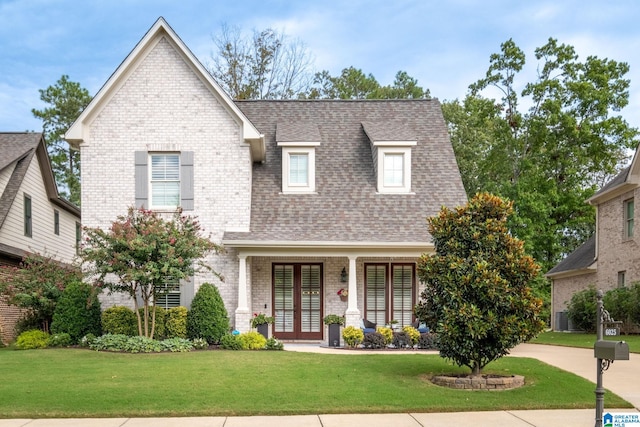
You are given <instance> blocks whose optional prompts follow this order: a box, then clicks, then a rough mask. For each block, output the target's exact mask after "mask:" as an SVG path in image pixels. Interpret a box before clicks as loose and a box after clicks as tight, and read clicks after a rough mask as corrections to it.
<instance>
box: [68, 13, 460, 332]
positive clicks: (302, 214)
mask: <svg viewBox="0 0 640 427" xmlns="http://www.w3.org/2000/svg"><path fill="white" fill-rule="evenodd" d="M66 138H67V139H68V140H69V141H70V142H72V143H73V144H76V145H77V146H79V147H80V151H81V158H82V186H83V191H82V206H83V221H84V225H85V226H88V227H107V226H108V225H109V224H110V222H111V221H112V220H114V219H115V218H116V216H117V215H120V214H123V213H124V212H126V210H127V207H129V206H133V205H135V206H138V207H142V206H144V207H145V208H150V209H153V210H157V211H166V212H170V211H172V210H174V209H175V207H176V206H177V205H180V206H181V207H182V208H183V209H184V211H185V213H187V214H192V215H197V216H198V218H199V220H200V222H201V223H202V225H203V226H204V228H205V230H206V231H207V232H210V233H211V237H212V240H214V241H216V242H218V243H222V244H223V245H224V247H225V252H224V253H222V254H219V255H214V256H211V257H210V258H209V259H208V260H207V261H208V262H209V264H210V265H211V266H212V267H213V268H214V269H215V270H216V271H218V272H219V273H221V274H222V275H223V276H224V278H225V280H224V282H219V281H215V280H214V278H213V276H207V275H196V277H194V278H193V280H191V281H190V282H188V283H185V284H183V286H182V287H181V288H180V291H179V293H176V294H175V295H172V298H173V299H172V301H171V302H168V301H167V300H163V301H162V302H161V303H162V304H163V305H171V304H182V305H186V306H189V304H190V302H191V299H192V298H193V295H194V292H195V291H196V290H197V289H198V287H199V286H200V285H201V284H202V283H204V282H206V281H210V282H213V283H215V284H216V285H217V286H218V288H219V290H220V293H221V295H222V297H223V299H224V301H225V305H226V307H227V310H228V311H229V314H230V317H231V322H232V324H233V325H234V327H235V328H236V329H238V330H240V331H246V330H248V329H249V321H250V318H251V317H252V314H253V313H256V312H263V313H266V314H268V315H275V316H276V323H275V325H274V326H273V328H272V333H274V334H275V336H277V337H280V338H284V339H302V340H306V339H309V340H321V339H326V337H325V334H324V325H323V324H322V318H323V317H324V316H325V315H327V314H339V315H342V314H346V316H347V323H348V324H351V325H358V324H360V319H361V318H368V319H370V320H373V321H377V322H378V323H384V322H388V321H390V320H392V319H396V320H398V321H399V322H400V323H401V324H408V323H409V322H411V320H412V318H413V306H414V304H415V302H416V300H417V298H418V295H419V290H420V289H419V284H418V281H417V277H416V260H417V258H418V257H419V256H420V255H421V254H423V253H429V252H432V251H433V244H432V242H431V236H430V235H429V233H428V232H427V224H426V218H427V217H429V216H431V215H435V214H436V213H437V212H438V211H439V210H440V208H441V206H449V207H455V206H458V205H461V204H464V203H465V202H466V194H465V192H464V188H463V185H462V181H461V178H460V174H459V171H458V167H457V164H456V160H455V157H454V153H453V149H452V146H451V143H450V141H449V137H448V134H447V128H446V125H445V122H444V119H443V117H442V113H441V107H440V104H439V103H438V102H437V101H436V100H395V101H392V100H385V101H382V100H381V101H334V100H330V101H298V100H296V101H293V100H292V101H238V102H234V101H233V100H231V99H230V98H229V96H228V95H227V94H225V93H224V92H223V91H222V90H221V88H220V87H219V86H218V84H217V83H216V82H215V81H214V80H213V79H212V77H211V76H210V74H209V73H208V72H207V71H206V69H205V68H204V67H203V66H202V64H201V63H200V62H199V61H198V60H197V59H196V58H195V57H194V55H193V54H192V53H191V52H190V51H189V49H188V48H187V47H186V46H185V45H184V44H183V42H182V41H181V40H180V39H179V38H178V36H177V35H176V34H175V33H174V32H173V30H172V29H171V28H170V27H169V26H168V25H167V23H166V22H165V21H164V20H163V19H162V18H160V19H159V20H158V21H157V22H156V23H155V24H154V25H153V26H152V28H151V29H150V30H149V32H148V33H147V34H146V35H145V36H144V38H143V39H142V40H141V41H140V43H138V45H137V46H136V47H135V48H134V50H133V51H132V52H131V53H130V54H129V56H128V57H127V58H126V59H125V60H124V62H123V63H122V64H121V65H120V67H119V68H118V69H117V70H116V71H115V72H114V73H113V75H112V76H111V77H110V79H109V80H108V81H107V82H106V84H105V85H104V86H103V88H102V89H101V90H100V92H99V93H98V94H97V95H96V96H95V97H94V98H93V101H92V102H91V104H90V105H89V106H88V107H87V109H86V110H85V111H84V112H83V113H82V115H81V116H80V117H79V118H78V120H77V121H76V123H75V124H74V125H73V126H72V127H71V128H70V130H69V132H68V133H67V135H66ZM342 288H344V289H347V290H348V291H349V294H348V298H347V300H346V301H343V300H342V299H341V298H340V296H339V295H338V290H340V289H342ZM125 303H127V300H126V298H124V297H122V298H117V297H115V296H112V297H110V298H109V299H108V300H107V299H104V302H103V307H106V306H108V305H110V304H125Z"/></svg>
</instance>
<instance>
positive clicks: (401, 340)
mask: <svg viewBox="0 0 640 427" xmlns="http://www.w3.org/2000/svg"><path fill="white" fill-rule="evenodd" d="M393 346H394V347H395V348H407V347H409V348H411V347H413V342H412V341H411V336H409V334H408V333H407V332H405V331H399V332H394V333H393Z"/></svg>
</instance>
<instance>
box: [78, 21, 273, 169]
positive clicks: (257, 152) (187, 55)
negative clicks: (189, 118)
mask: <svg viewBox="0 0 640 427" xmlns="http://www.w3.org/2000/svg"><path fill="white" fill-rule="evenodd" d="M162 39H165V40H167V41H168V42H169V43H170V44H171V45H172V47H173V48H174V49H175V50H176V52H178V54H179V55H180V57H181V58H182V59H183V60H184V61H185V63H186V64H187V65H188V66H189V67H190V68H191V70H192V71H193V72H194V74H195V75H196V76H197V77H198V78H199V79H200V80H201V81H202V82H203V83H204V84H205V86H206V87H207V88H208V89H209V90H210V91H211V93H212V94H213V95H214V96H215V97H216V98H217V99H218V100H219V102H220V104H221V105H223V106H224V108H225V109H226V110H227V111H228V112H229V114H230V115H231V116H232V117H234V118H235V119H236V120H237V121H238V122H239V123H240V124H241V127H242V132H243V139H244V140H245V141H246V142H248V143H250V144H251V153H252V156H253V159H254V161H259V160H262V159H263V157H264V141H263V139H262V135H261V134H260V132H258V130H257V129H256V128H255V126H254V125H253V124H252V123H251V122H250V121H249V120H248V119H247V117H246V116H245V115H244V114H243V113H242V111H241V110H240V109H239V108H238V107H237V106H236V104H235V103H234V102H233V100H232V99H231V98H230V97H229V96H228V95H227V94H226V93H225V92H224V90H222V88H221V87H220V86H219V85H218V83H217V82H216V81H215V80H214V79H213V77H211V74H209V72H208V71H207V70H206V69H205V67H204V66H203V65H202V64H201V63H200V61H199V60H198V59H197V58H196V57H195V56H194V55H193V53H192V52H191V51H190V50H189V48H188V47H187V46H186V45H185V44H184V42H183V41H182V40H181V39H180V38H179V37H178V35H177V34H176V33H175V32H174V31H173V29H172V28H171V27H170V26H169V24H167V22H166V21H165V20H164V19H163V18H162V17H160V18H158V20H157V21H156V22H155V23H154V24H153V26H152V27H151V28H150V29H149V31H148V32H147V33H146V34H145V35H144V37H143V38H142V39H141V40H140V42H139V43H138V44H137V45H136V46H135V48H134V49H133V50H132V51H131V53H129V55H128V56H127V57H126V58H125V60H124V61H123V62H122V63H121V64H120V66H119V67H118V68H117V69H116V70H115V71H114V73H113V74H112V75H111V77H109V79H108V80H107V82H106V83H105V84H104V85H103V86H102V88H101V89H100V90H99V91H98V93H97V94H96V96H95V97H94V98H93V99H92V101H91V103H90V104H89V105H88V106H87V108H85V110H84V111H83V112H82V113H81V114H80V116H79V117H78V118H77V119H76V121H75V122H74V123H73V125H72V126H71V127H70V128H69V130H68V131H67V133H66V135H65V139H66V140H67V141H69V142H70V143H72V144H74V145H76V146H77V145H80V144H82V143H83V142H85V141H87V140H88V136H89V134H88V133H89V128H90V125H91V123H92V121H93V120H94V119H95V117H96V116H97V115H98V114H99V113H100V111H101V110H102V109H103V108H104V106H105V105H106V104H107V103H108V102H109V100H110V99H111V98H112V97H113V95H114V94H115V93H116V92H117V90H118V89H119V88H120V87H121V86H122V85H123V84H124V83H125V82H126V80H127V79H128V77H129V76H130V75H131V74H132V73H133V71H134V70H135V69H136V68H137V66H138V65H139V64H140V63H141V62H142V61H143V60H144V58H145V57H146V56H147V55H148V54H149V52H151V51H152V50H153V48H154V47H155V46H156V45H157V43H159V42H160V40H162Z"/></svg>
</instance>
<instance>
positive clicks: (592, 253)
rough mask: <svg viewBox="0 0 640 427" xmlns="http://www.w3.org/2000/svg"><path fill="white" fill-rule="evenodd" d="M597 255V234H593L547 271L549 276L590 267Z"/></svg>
mask: <svg viewBox="0 0 640 427" xmlns="http://www.w3.org/2000/svg"><path fill="white" fill-rule="evenodd" d="M595 257H596V236H595V235H593V236H591V237H590V238H589V239H588V240H587V241H586V242H584V243H583V244H582V245H580V246H579V247H578V248H577V249H576V250H575V251H573V252H571V253H570V254H569V255H567V257H566V258H565V259H563V260H562V261H560V262H559V263H558V264H557V265H556V266H555V267H553V268H552V269H551V270H549V271H548V272H547V274H546V275H547V276H549V275H556V274H559V273H564V272H568V271H574V270H582V269H584V268H587V267H589V266H590V265H591V264H593V262H594V261H595Z"/></svg>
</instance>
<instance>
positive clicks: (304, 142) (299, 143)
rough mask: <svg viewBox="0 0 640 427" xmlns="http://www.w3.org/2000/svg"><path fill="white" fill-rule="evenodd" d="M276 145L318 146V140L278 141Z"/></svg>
mask: <svg viewBox="0 0 640 427" xmlns="http://www.w3.org/2000/svg"><path fill="white" fill-rule="evenodd" d="M277 144H278V147H318V146H320V142H319V141H318V142H314V141H280V142H278V143H277Z"/></svg>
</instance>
